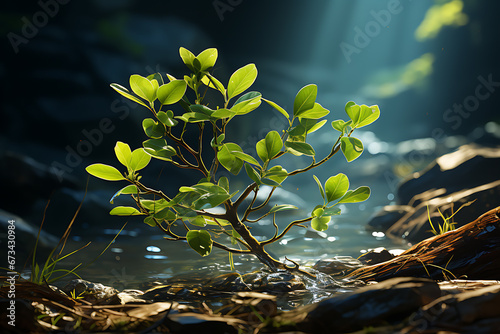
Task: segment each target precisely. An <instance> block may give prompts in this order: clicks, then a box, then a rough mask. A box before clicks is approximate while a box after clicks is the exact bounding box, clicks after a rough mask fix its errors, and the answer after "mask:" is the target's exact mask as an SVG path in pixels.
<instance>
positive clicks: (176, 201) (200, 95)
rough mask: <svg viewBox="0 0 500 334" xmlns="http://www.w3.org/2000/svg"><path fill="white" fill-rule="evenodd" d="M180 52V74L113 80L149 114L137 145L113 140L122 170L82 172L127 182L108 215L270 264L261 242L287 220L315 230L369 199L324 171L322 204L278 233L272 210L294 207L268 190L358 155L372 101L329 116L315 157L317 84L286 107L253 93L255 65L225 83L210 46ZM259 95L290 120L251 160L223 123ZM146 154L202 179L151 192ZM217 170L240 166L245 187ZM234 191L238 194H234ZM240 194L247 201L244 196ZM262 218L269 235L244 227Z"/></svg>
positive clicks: (371, 117) (375, 112)
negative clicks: (359, 133) (215, 100)
mask: <svg viewBox="0 0 500 334" xmlns="http://www.w3.org/2000/svg"><path fill="white" fill-rule="evenodd" d="M179 54H180V57H181V59H182V61H183V63H184V64H185V65H186V67H187V68H188V69H189V70H190V72H191V73H189V74H187V75H184V76H183V78H182V79H176V78H175V77H174V76H173V75H170V74H167V75H166V78H165V80H164V78H163V76H162V75H161V74H160V73H155V74H151V75H149V76H147V77H143V76H141V75H138V74H134V75H131V76H130V82H129V84H130V90H129V89H127V88H125V87H123V86H121V85H118V84H112V85H111V87H112V88H113V89H114V90H115V91H117V92H118V93H119V94H121V95H122V96H124V97H126V98H128V99H130V100H132V101H134V102H136V103H138V104H140V105H141V106H143V107H145V108H146V109H147V110H149V112H150V113H151V115H150V117H146V118H144V120H143V122H142V127H143V130H144V133H145V135H146V136H147V137H148V139H147V140H145V141H144V142H143V147H141V148H137V149H134V150H132V149H131V148H130V147H129V145H127V144H126V143H123V142H117V143H116V146H115V155H116V157H117V159H118V161H119V162H120V164H121V165H123V167H124V168H122V169H121V170H119V169H117V168H115V167H112V166H108V165H104V164H93V165H90V166H88V167H87V168H86V170H87V171H88V172H89V173H90V174H91V175H93V176H96V177H98V178H101V179H104V180H108V181H127V182H128V183H129V184H128V185H127V186H125V187H123V188H121V189H120V190H119V191H117V192H116V193H115V194H114V196H113V197H112V199H111V202H113V201H114V199H115V198H116V197H118V196H120V195H125V194H126V195H130V196H131V197H132V198H133V199H134V201H135V203H136V207H131V206H117V207H115V208H113V210H112V211H111V214H114V215H121V216H130V215H140V216H144V222H145V223H146V224H148V225H150V226H156V227H158V228H160V229H161V230H162V231H163V232H164V233H165V234H166V235H167V236H166V237H165V238H166V239H168V240H185V241H187V243H188V244H189V246H190V247H191V248H193V249H194V250H195V251H196V252H198V253H199V254H200V255H202V256H205V255H208V254H210V252H211V250H212V248H213V247H218V248H221V249H224V250H226V251H228V252H230V253H252V254H255V255H257V256H258V257H259V259H260V260H261V261H262V262H264V263H266V264H267V265H269V266H271V267H272V266H274V265H277V262H274V261H276V260H274V259H272V258H271V257H270V256H268V254H267V253H266V252H265V251H264V246H265V245H266V244H269V243H272V242H275V241H277V240H279V239H280V238H282V237H283V236H284V235H285V234H286V233H288V231H289V230H290V228H292V227H293V226H304V225H303V224H304V223H307V222H311V226H312V228H314V229H316V230H318V231H324V230H326V229H327V228H328V223H329V222H330V221H331V216H334V215H339V214H340V209H339V208H338V207H336V205H337V204H339V203H356V202H361V201H364V200H366V199H367V198H368V197H369V195H370V189H369V188H368V187H359V188H357V189H354V190H349V179H348V178H347V176H346V175H345V174H342V173H340V174H337V175H335V176H332V177H330V178H329V179H328V180H327V181H326V183H325V184H324V185H323V184H322V183H321V182H320V180H319V179H318V178H317V177H316V176H314V179H315V181H316V182H317V184H318V187H319V191H320V194H321V197H322V199H323V203H322V204H320V205H318V206H316V207H315V208H314V210H313V211H312V213H311V215H310V216H309V217H306V218H304V219H301V220H296V221H293V222H291V223H290V224H289V225H288V226H287V227H286V228H285V229H283V230H282V231H281V232H280V231H279V230H278V226H277V224H276V223H275V215H276V214H277V213H278V212H280V211H284V210H290V209H297V208H296V207H295V206H293V205H289V204H285V205H279V206H273V207H271V208H270V209H269V208H267V204H268V203H269V202H270V199H271V197H272V194H273V192H274V190H275V189H276V188H277V187H281V185H282V183H283V182H284V181H285V180H286V179H287V178H288V177H290V176H293V175H296V174H299V173H304V172H307V171H308V170H310V169H313V168H316V167H318V166H320V165H322V164H323V163H325V162H326V161H328V160H329V159H330V158H331V157H333V156H334V155H335V154H336V153H338V152H339V151H341V152H342V154H343V155H344V157H345V158H346V160H347V161H348V162H351V161H353V160H355V159H356V158H357V157H359V155H360V154H361V153H362V152H363V143H362V142H361V140H359V139H357V138H355V137H353V136H352V133H353V131H354V130H355V129H357V128H361V127H364V126H367V125H369V124H371V123H372V122H374V121H375V120H376V119H377V118H378V117H379V115H380V110H379V108H378V106H376V105H374V106H366V105H357V104H355V103H354V102H348V103H347V104H346V105H345V112H346V114H347V116H348V118H349V119H348V120H347V121H344V120H341V119H339V120H334V121H333V122H331V126H332V128H333V129H334V130H335V131H337V133H336V134H335V132H332V148H331V151H330V153H329V154H328V155H327V156H325V157H323V158H321V159H317V157H316V151H315V149H314V148H313V146H312V145H311V144H310V143H309V142H308V140H307V139H308V135H309V134H311V133H313V132H315V131H318V130H320V129H321V128H322V127H323V126H324V125H325V124H326V122H327V120H326V119H325V117H326V116H327V115H329V114H330V111H329V110H328V109H326V108H324V107H323V106H322V105H321V104H319V103H318V102H316V98H317V94H318V88H317V86H316V85H314V84H310V85H306V86H304V87H303V88H301V89H300V90H299V91H298V93H297V94H296V96H295V99H294V101H293V110H289V111H287V110H285V109H284V108H282V107H281V106H279V105H278V104H277V103H275V102H273V101H271V100H268V99H266V98H264V97H263V96H262V94H261V93H260V92H256V91H249V89H250V87H251V86H252V85H253V83H254V82H255V80H256V78H257V74H258V71H257V67H256V66H255V64H248V65H246V66H243V67H241V68H239V69H238V70H236V71H235V72H234V73H233V74H232V75H231V76H230V78H229V81H228V82H227V83H226V84H223V83H222V82H221V81H220V80H218V79H217V78H216V77H214V76H213V74H212V69H213V67H214V65H215V63H216V61H217V57H218V51H217V49H214V48H212V49H207V50H204V51H203V52H201V53H200V54H198V55H197V56H195V55H194V54H193V53H192V52H190V51H189V50H187V49H185V48H180V50H179ZM208 90H213V91H215V92H216V94H217V95H218V96H219V98H220V101H221V103H220V104H219V105H218V106H217V107H211V106H210V105H209V104H208V103H206V102H205V101H204V99H205V95H206V92H207V91H208ZM262 101H264V102H265V103H266V104H267V105H268V106H270V107H272V108H274V109H276V110H277V111H278V112H279V113H280V114H281V115H282V116H283V117H284V118H285V119H286V121H287V124H288V126H287V128H286V129H283V130H281V131H280V129H274V130H271V131H269V132H268V133H267V134H266V135H265V136H264V138H262V139H261V140H259V141H258V142H257V144H256V146H255V151H256V153H257V156H256V157H254V156H252V155H251V154H249V153H247V152H245V151H244V150H243V149H242V147H241V146H240V145H238V144H237V143H235V142H232V141H230V140H228V138H227V133H226V127H227V125H228V124H229V122H231V121H232V120H233V119H234V118H235V117H240V116H244V115H246V114H248V113H250V112H252V111H254V110H256V109H257V108H259V107H260V106H261V104H262ZM174 107H175V108H174ZM190 131H198V135H197V136H198V139H199V140H198V142H197V144H196V145H192V144H191V145H190V144H188V143H187V141H186V140H185V136H186V133H188V132H190ZM330 131H331V130H330ZM207 133H208V135H209V136H210V139H211V145H210V148H209V150H211V151H212V153H211V154H208V153H207V152H206V148H205V147H203V145H202V143H203V142H204V140H203V138H204V136H206V135H207ZM285 155H289V156H306V157H309V159H310V164H309V165H308V166H307V167H305V168H301V169H297V170H293V171H287V170H286V169H285V168H283V167H282V166H281V165H280V164H279V163H278V160H279V159H280V158H282V157H283V156H285ZM152 158H154V159H158V160H162V161H165V162H167V163H170V164H172V165H173V166H175V167H178V168H186V169H194V170H197V171H199V172H201V174H202V177H201V179H200V181H199V182H198V183H196V184H194V185H186V186H182V187H181V188H180V189H179V190H178V192H177V193H174V194H171V195H170V194H165V193H163V192H162V191H160V190H156V189H152V188H149V187H147V186H146V185H144V184H142V183H141V181H140V180H141V176H140V175H139V171H141V170H142V169H144V168H145V167H146V166H147V165H148V164H149V163H150V161H151V159H152ZM219 168H224V169H225V170H227V171H229V172H230V173H232V174H234V175H237V174H239V173H240V172H241V171H242V170H243V169H244V171H245V173H246V175H247V176H248V178H249V185H248V186H247V188H246V189H244V190H242V191H234V190H233V191H232V190H231V189H232V187H231V186H230V184H229V179H228V178H227V177H219V174H218V173H217V171H218V169H219ZM263 186H268V187H271V188H272V191H271V192H270V194H269V195H268V196H267V198H266V199H265V200H264V201H263V202H262V203H256V202H257V201H256V200H257V194H258V192H259V190H260V189H261V187H263ZM238 193H239V196H236V195H237V194H238ZM247 198H248V199H249V201H244V200H245V199H247ZM244 206H245V207H244ZM262 211H264V212H262ZM258 212H261V213H260V214H258ZM255 216H257V218H254V217H255ZM267 216H272V217H273V225H274V227H275V233H274V236H273V237H271V238H270V239H268V240H265V241H260V242H259V241H257V240H256V239H255V238H254V237H253V236H252V234H251V233H250V229H249V225H251V224H252V223H255V222H257V221H259V220H261V219H263V218H264V217H267ZM221 235H225V236H226V237H228V238H229V240H230V241H231V246H229V245H226V244H224V243H223V242H219V241H217V240H216V239H217V238H219V236H221ZM234 245H238V246H239V248H235V247H234Z"/></svg>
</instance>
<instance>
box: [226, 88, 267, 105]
mask: <svg viewBox="0 0 500 334" xmlns="http://www.w3.org/2000/svg"><path fill="white" fill-rule="evenodd" d="M255 98H262V94H261V93H259V92H255V91H253V92H248V93H245V94H243V95H241V96H240V97H239V98H238V99H237V100H236V102H234V104H233V107H234V106H235V105H237V104H238V103H242V102H245V101H249V100H253V99H255Z"/></svg>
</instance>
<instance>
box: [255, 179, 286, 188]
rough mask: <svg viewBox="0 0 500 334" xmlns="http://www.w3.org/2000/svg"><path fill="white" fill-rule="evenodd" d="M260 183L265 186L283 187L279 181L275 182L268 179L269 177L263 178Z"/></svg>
mask: <svg viewBox="0 0 500 334" xmlns="http://www.w3.org/2000/svg"><path fill="white" fill-rule="evenodd" d="M260 182H261V183H262V184H265V185H266V186H271V187H280V186H281V184H280V183H279V182H278V181H275V180H273V179H270V178H267V177H263V178H262V179H260Z"/></svg>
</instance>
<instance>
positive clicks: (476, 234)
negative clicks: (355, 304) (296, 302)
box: [350, 207, 500, 281]
mask: <svg viewBox="0 0 500 334" xmlns="http://www.w3.org/2000/svg"><path fill="white" fill-rule="evenodd" d="M499 257H500V207H497V208H495V209H492V210H490V211H488V212H486V213H485V214H483V215H481V216H480V217H479V218H477V219H476V220H474V221H473V222H470V223H468V224H467V225H465V226H462V227H460V228H458V229H456V230H453V231H450V232H447V233H444V234H441V235H438V236H435V237H432V238H429V239H426V240H424V241H422V242H419V243H418V244H416V245H414V246H413V247H411V248H410V249H408V250H406V251H405V252H403V253H402V254H401V255H399V256H397V257H395V258H394V259H392V260H389V261H387V262H383V263H380V264H375V265H372V266H367V267H363V268H360V269H358V270H355V271H354V272H352V273H351V274H350V276H352V277H355V278H356V279H361V280H364V281H369V280H374V281H382V280H386V279H389V278H392V277H403V276H412V277H429V278H432V279H446V278H450V277H453V276H455V277H460V276H466V277H467V278H468V279H480V280H487V279H492V280H499V279H500V262H499V261H498V258H499Z"/></svg>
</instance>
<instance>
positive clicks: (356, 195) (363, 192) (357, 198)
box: [339, 186, 370, 203]
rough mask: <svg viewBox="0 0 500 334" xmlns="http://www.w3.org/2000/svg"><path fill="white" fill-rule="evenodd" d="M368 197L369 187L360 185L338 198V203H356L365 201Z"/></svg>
mask: <svg viewBox="0 0 500 334" xmlns="http://www.w3.org/2000/svg"><path fill="white" fill-rule="evenodd" d="M369 197H370V188H369V187H366V186H362V187H359V188H356V189H355V190H349V191H348V192H347V193H346V194H345V195H344V196H343V197H342V198H341V199H340V200H339V203H358V202H363V201H366V200H367V199H368V198H369Z"/></svg>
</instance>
